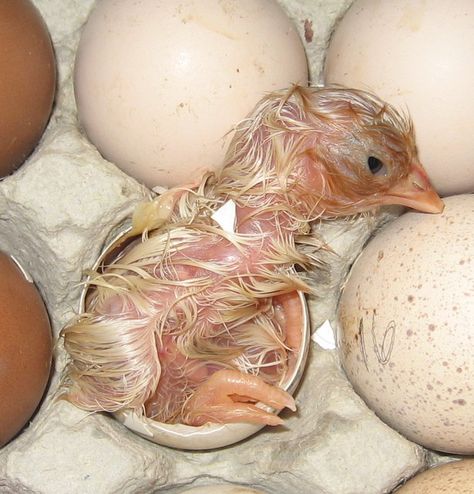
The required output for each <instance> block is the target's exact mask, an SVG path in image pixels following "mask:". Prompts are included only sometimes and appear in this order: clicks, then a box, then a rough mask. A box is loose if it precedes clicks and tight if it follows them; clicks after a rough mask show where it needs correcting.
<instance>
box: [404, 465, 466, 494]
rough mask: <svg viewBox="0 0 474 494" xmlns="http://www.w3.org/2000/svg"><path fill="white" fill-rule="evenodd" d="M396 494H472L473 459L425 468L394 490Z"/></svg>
mask: <svg viewBox="0 0 474 494" xmlns="http://www.w3.org/2000/svg"><path fill="white" fill-rule="evenodd" d="M396 493H397V494H433V493H436V494H474V460H472V459H471V460H461V461H453V462H451V463H446V464H444V465H441V466H439V467H436V468H431V469H430V470H425V471H424V472H423V473H420V474H419V475H417V476H416V477H413V478H412V479H411V480H409V481H408V482H407V483H406V484H405V485H404V486H403V487H401V488H400V489H398V490H397V491H396Z"/></svg>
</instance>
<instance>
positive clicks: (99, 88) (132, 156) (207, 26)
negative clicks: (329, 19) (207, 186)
mask: <svg viewBox="0 0 474 494" xmlns="http://www.w3.org/2000/svg"><path fill="white" fill-rule="evenodd" d="M307 79H308V68H307V61H306V55H305V52H304V48H303V45H302V42H301V40H300V38H299V35H298V33H297V30H296V27H295V26H294V25H293V24H292V22H291V21H290V19H289V18H288V17H287V15H286V14H285V12H284V11H283V10H282V8H281V7H280V6H279V4H278V3H277V2H276V1H275V0H225V1H222V0H199V1H193V0H182V1H179V2H176V1H174V0H142V1H140V2H137V1H135V0H120V1H118V0H101V1H100V2H97V5H96V7H95V9H94V10H93V11H92V13H91V15H90V17H89V19H88V21H87V23H86V25H85V27H84V29H83V32H82V35H81V40H80V44H79V48H78V51H77V56H76V64H75V95H76V101H77V106H78V113H79V119H80V121H81V123H82V126H83V128H84V130H85V132H86V134H87V135H88V137H89V139H90V140H91V141H92V143H93V144H95V145H96V147H97V148H98V149H99V151H100V152H101V153H102V155H103V156H104V157H105V158H107V159H108V160H110V161H112V162H114V163H115V164H116V165H118V166H119V167H120V168H122V169H123V170H124V171H125V172H126V173H128V174H129V175H131V176H133V177H135V178H136V179H138V180H139V181H142V182H143V183H145V184H146V185H148V186H149V187H153V186H157V185H161V186H173V185H180V184H188V183H189V182H190V181H193V180H196V179H197V178H198V177H199V176H200V174H201V173H202V172H203V171H207V170H210V169H216V168H218V167H219V166H220V165H221V162H222V159H223V157H224V154H225V151H226V146H227V144H228V142H229V140H230V134H229V133H230V132H231V131H232V128H233V126H234V125H235V124H237V123H238V122H239V121H240V120H241V119H243V118H244V117H245V116H246V115H247V113H249V112H250V110H251V109H252V108H253V107H254V105H255V104H256V103H257V101H258V100H259V99H260V98H261V97H262V96H263V95H264V94H265V93H266V92H269V91H272V90H276V89H281V88H283V87H286V86H289V85H291V84H292V83H297V82H299V83H302V84H305V83H307Z"/></svg>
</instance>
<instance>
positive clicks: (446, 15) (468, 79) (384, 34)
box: [324, 0, 474, 195]
mask: <svg viewBox="0 0 474 494" xmlns="http://www.w3.org/2000/svg"><path fill="white" fill-rule="evenodd" d="M473 54H474V2H472V0H459V1H456V2H452V1H450V0H436V1H435V2H427V1H425V0H398V1H396V2H390V1H385V0H356V1H355V2H354V3H353V4H352V5H351V7H350V8H349V10H348V11H347V12H346V14H345V15H344V17H343V19H342V20H341V22H340V23H339V24H338V25H337V27H336V30H335V32H334V34H333V36H332V38H331V41H330V45H329V48H328V51H327V55H326V63H325V75H324V79H325V82H326V83H339V84H344V85H347V86H354V87H359V88H363V89H369V90H371V91H373V92H375V93H376V94H378V95H379V96H380V97H382V98H383V99H385V100H386V101H388V102H390V103H392V104H394V105H395V106H397V107H401V108H402V109H408V111H409V113H410V114H411V116H412V117H413V120H414V124H415V131H416V136H417V143H418V147H419V152H420V158H421V161H422V163H423V166H424V167H425V169H426V170H427V172H428V175H429V176H430V178H431V180H432V183H433V185H434V186H435V188H436V189H437V190H438V192H439V193H440V194H442V195H453V194H462V193H465V192H473V191H474V159H473V155H474V139H473V138H472V129H473V127H474V98H473V97H472V89H473V87H474V65H473V63H472V59H473Z"/></svg>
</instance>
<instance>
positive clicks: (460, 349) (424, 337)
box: [338, 195, 474, 454]
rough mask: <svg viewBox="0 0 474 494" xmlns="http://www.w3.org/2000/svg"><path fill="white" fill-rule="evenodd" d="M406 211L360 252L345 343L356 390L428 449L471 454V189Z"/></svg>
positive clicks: (342, 307) (341, 343)
mask: <svg viewBox="0 0 474 494" xmlns="http://www.w3.org/2000/svg"><path fill="white" fill-rule="evenodd" d="M445 204H446V208H445V210H444V212H443V213H442V214H440V215H428V214H423V213H415V212H409V213H406V214H404V215H403V216H401V217H400V218H398V219H397V220H395V221H394V222H392V223H391V224H389V225H388V226H386V227H385V228H384V229H382V230H381V231H380V232H379V233H378V234H377V235H375V237H374V238H373V239H372V240H371V241H370V242H369V244H368V245H367V246H366V248H365V249H364V251H363V252H362V254H361V255H360V256H359V258H358V259H357V260H356V262H355V264H354V266H353V268H352V270H351V273H350V276H349V278H348V280H347V283H346V286H345V288H344V290H343V293H342V296H341V300H340V304H339V311H338V312H339V314H338V315H339V334H338V347H339V350H340V355H341V359H342V363H343V366H344V369H345V371H346V373H347V376H348V378H349V380H350V381H351V382H352V384H353V386H354V389H355V390H356V391H357V392H358V393H359V394H360V396H361V397H362V398H363V399H364V400H365V401H366V403H367V404H368V405H369V407H370V408H372V409H373V410H374V411H375V412H376V413H377V415H378V416H379V417H380V418H382V419H383V420H384V421H385V422H386V423H387V424H389V425H390V426H392V427H393V428H394V429H396V430H398V431H399V432H401V433H402V434H404V435H405V436H406V437H407V438H409V439H411V440H412V441H414V442H417V443H419V444H422V445H423V446H425V447H428V448H431V449H435V450H440V451H445V452H450V453H460V454H473V453H474V423H473V421H472V417H473V416H474V381H473V371H474V331H473V321H474V195H460V196H453V197H449V198H447V199H446V200H445Z"/></svg>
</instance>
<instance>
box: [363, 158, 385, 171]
mask: <svg viewBox="0 0 474 494" xmlns="http://www.w3.org/2000/svg"><path fill="white" fill-rule="evenodd" d="M367 166H368V167H369V170H370V173H372V175H385V173H386V171H387V170H386V167H385V165H384V164H383V163H382V161H380V160H379V159H378V158H376V157H375V156H369V157H368V158H367Z"/></svg>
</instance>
